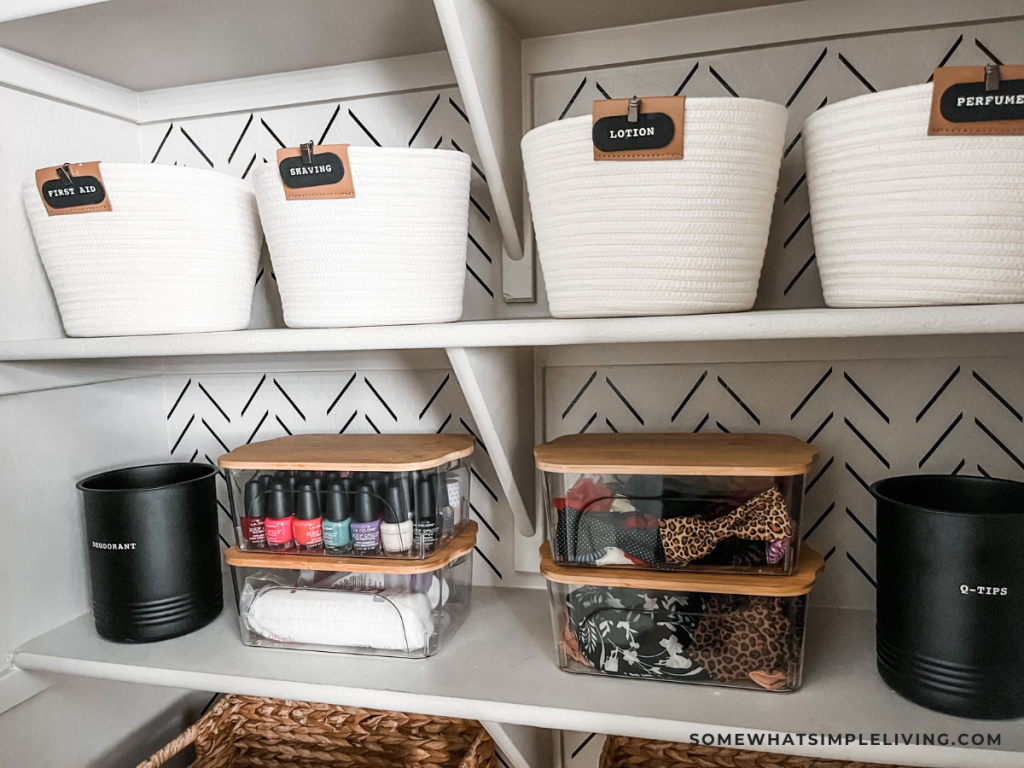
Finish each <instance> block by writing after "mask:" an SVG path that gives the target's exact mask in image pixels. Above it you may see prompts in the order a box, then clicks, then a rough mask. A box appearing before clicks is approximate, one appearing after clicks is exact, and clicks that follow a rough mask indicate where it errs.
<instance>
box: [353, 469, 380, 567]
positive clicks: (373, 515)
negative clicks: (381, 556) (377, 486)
mask: <svg viewBox="0 0 1024 768" xmlns="http://www.w3.org/2000/svg"><path fill="white" fill-rule="evenodd" d="M352 546H353V547H354V549H355V551H356V554H360V555H376V554H377V553H378V552H379V551H380V519H379V518H378V517H377V503H376V500H375V499H374V493H373V487H372V486H370V485H361V486H359V491H358V492H357V493H356V507H355V512H354V514H353V515H352Z"/></svg>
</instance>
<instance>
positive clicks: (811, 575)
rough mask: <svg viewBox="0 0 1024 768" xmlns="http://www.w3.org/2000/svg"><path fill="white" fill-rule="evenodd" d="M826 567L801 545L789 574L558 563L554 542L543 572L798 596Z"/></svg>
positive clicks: (607, 581)
mask: <svg viewBox="0 0 1024 768" xmlns="http://www.w3.org/2000/svg"><path fill="white" fill-rule="evenodd" d="M823 570H825V558H824V557H822V556H821V555H820V554H819V553H818V552H816V551H815V550H813V549H811V548H810V547H808V546H807V545H806V544H803V545H801V547H800V555H799V557H798V558H797V561H796V568H795V569H794V570H793V573H792V574H791V575H789V576H763V575H761V574H739V573H686V572H680V571H654V570H650V571H648V570H642V569H639V568H634V569H628V568H602V567H600V566H579V565H571V566H566V565H558V564H557V563H555V561H554V560H552V559H551V545H550V544H549V543H547V542H544V543H543V544H541V547H540V572H541V573H542V574H543V575H544V578H545V579H547V580H548V581H554V582H557V583H558V584H571V585H576V586H579V585H589V586H598V587H628V588H630V589H659V590H662V591H664V592H718V593H722V594H726V595H764V596H767V597H794V596H796V595H806V594H807V593H808V592H810V591H811V589H812V588H813V587H814V582H815V580H816V579H817V578H818V574H819V573H821V572H822V571H823Z"/></svg>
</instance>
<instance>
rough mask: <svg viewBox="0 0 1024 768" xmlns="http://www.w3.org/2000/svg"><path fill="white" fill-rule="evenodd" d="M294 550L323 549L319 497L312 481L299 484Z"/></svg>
mask: <svg viewBox="0 0 1024 768" xmlns="http://www.w3.org/2000/svg"><path fill="white" fill-rule="evenodd" d="M294 529H295V550H296V551H297V552H303V553H306V554H321V553H323V551H324V535H323V521H322V519H321V517H320V499H319V497H318V496H317V492H316V489H315V488H314V487H313V485H312V483H303V484H302V485H300V486H299V501H298V504H297V505H296V509H295V523H294Z"/></svg>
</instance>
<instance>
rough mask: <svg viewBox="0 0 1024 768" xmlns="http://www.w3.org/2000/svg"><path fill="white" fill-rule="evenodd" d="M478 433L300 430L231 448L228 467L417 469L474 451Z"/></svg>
mask: <svg viewBox="0 0 1024 768" xmlns="http://www.w3.org/2000/svg"><path fill="white" fill-rule="evenodd" d="M475 443H476V439H475V438H474V437H473V436H472V435H431V434H425V435H294V436H289V437H279V438H277V439H276V440H265V441H263V442H262V443H253V444H251V445H243V446H241V447H240V448H235V450H233V451H231V452H230V453H225V454H224V455H223V456H221V457H220V458H219V459H217V464H218V465H220V466H221V467H223V468H224V469H311V470H317V471H331V470H334V471H347V472H413V471H415V470H418V469H433V468H434V467H439V466H441V465H442V464H447V463H448V462H449V461H455V460H456V459H461V458H463V457H465V456H469V455H470V454H471V453H473V446H474V444H475Z"/></svg>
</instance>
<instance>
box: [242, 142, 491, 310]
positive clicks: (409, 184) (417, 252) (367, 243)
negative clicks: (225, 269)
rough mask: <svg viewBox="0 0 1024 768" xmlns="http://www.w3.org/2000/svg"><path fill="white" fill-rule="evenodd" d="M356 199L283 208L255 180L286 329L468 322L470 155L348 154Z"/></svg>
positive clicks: (268, 170) (270, 177)
mask: <svg viewBox="0 0 1024 768" xmlns="http://www.w3.org/2000/svg"><path fill="white" fill-rule="evenodd" d="M348 156H349V162H350V164H351V166H352V181H353V185H354V187H355V197H354V198H347V199H340V200H286V199H285V193H284V186H283V185H282V183H281V176H280V174H279V172H278V168H277V165H276V164H274V163H267V164H266V165H264V166H262V167H261V168H259V169H258V170H257V172H256V175H255V177H254V182H255V186H256V197H257V199H258V201H259V207H260V215H261V217H262V219H263V226H264V230H265V231H266V234H267V245H268V246H269V247H270V258H271V261H273V264H274V273H275V275H276V277H277V285H278V288H279V289H280V291H281V304H282V307H283V309H284V320H285V323H286V324H287V325H288V326H290V327H292V328H343V327H349V326H361V325H406V324H410V323H444V322H450V321H453V320H458V319H459V317H460V316H461V315H462V291H463V286H464V285H465V280H466V243H467V240H466V233H467V227H468V223H469V175H470V167H471V161H470V158H469V155H467V154H465V153H463V152H454V151H445V150H432V149H392V148H374V147H349V150H348Z"/></svg>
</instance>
